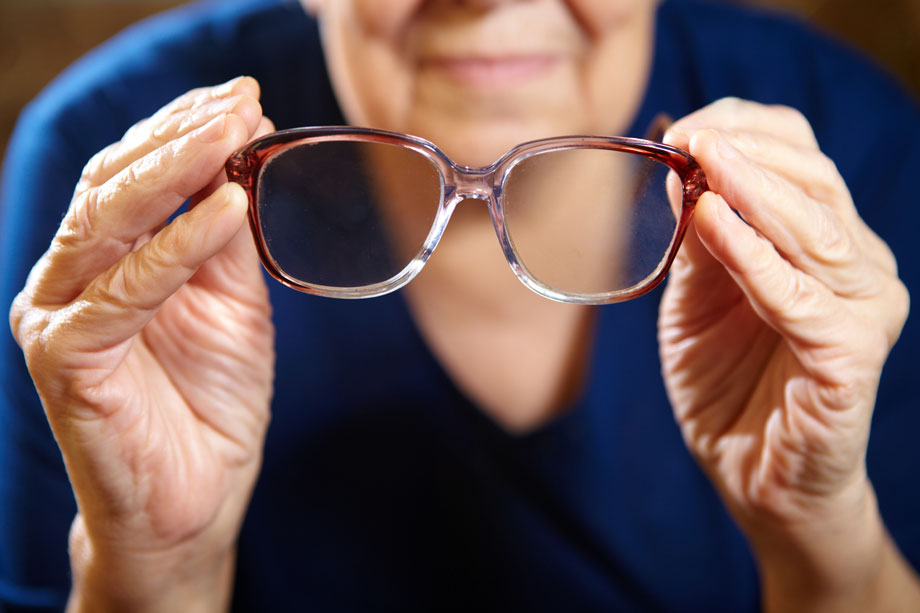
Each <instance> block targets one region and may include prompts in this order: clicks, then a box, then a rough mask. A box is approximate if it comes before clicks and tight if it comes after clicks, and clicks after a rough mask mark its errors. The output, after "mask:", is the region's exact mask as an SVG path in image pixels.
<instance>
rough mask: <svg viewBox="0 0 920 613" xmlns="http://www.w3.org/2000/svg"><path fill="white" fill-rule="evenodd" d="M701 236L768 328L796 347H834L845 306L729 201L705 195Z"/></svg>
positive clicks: (699, 213)
mask: <svg viewBox="0 0 920 613" xmlns="http://www.w3.org/2000/svg"><path fill="white" fill-rule="evenodd" d="M695 222H696V229H697V234H698V236H699V238H700V240H701V241H702V243H703V244H704V245H705V246H706V248H707V249H708V250H709V252H710V253H711V254H712V256H713V257H714V258H716V260H718V261H719V262H720V263H721V264H722V265H723V266H724V267H725V269H726V270H727V271H728V273H729V274H730V275H731V277H732V278H733V279H734V280H735V282H736V283H737V285H738V287H739V288H740V289H741V291H742V292H744V294H745V295H746V296H747V298H748V301H749V303H750V304H751V306H752V308H753V309H754V310H755V311H756V312H757V314H758V316H759V317H760V318H761V319H763V320H764V321H765V322H766V323H767V324H768V325H769V326H770V327H772V328H773V329H774V330H776V331H777V332H779V333H780V334H782V335H783V336H784V337H786V338H788V339H790V340H792V341H793V345H794V346H797V347H800V348H801V347H807V348H816V347H827V346H833V345H834V344H835V343H836V342H837V341H838V338H839V336H840V334H841V329H840V321H841V319H842V318H843V319H849V318H848V317H847V316H846V315H845V314H844V313H842V312H841V311H842V307H841V305H842V301H841V300H839V299H838V298H836V297H835V296H834V294H833V293H832V292H831V291H830V290H829V289H828V288H826V287H825V286H824V285H823V284H821V283H819V282H817V281H816V280H815V279H814V278H813V277H810V276H809V275H807V274H806V273H804V272H802V271H801V270H798V269H797V268H795V267H793V266H792V265H791V264H790V263H789V262H788V261H786V260H785V259H784V258H783V257H782V256H781V255H780V254H779V253H778V252H777V251H776V249H775V248H774V247H773V245H772V244H771V243H770V241H768V240H766V239H764V238H763V237H762V236H759V235H758V234H757V232H756V231H755V230H754V228H752V227H751V226H749V225H748V224H746V223H744V221H743V220H742V219H740V218H739V217H738V216H737V215H736V214H735V213H734V211H732V209H731V208H730V207H729V205H728V204H727V202H726V201H725V199H723V198H722V197H721V196H720V195H718V194H715V193H713V192H707V193H706V194H704V195H703V196H702V197H701V198H700V200H699V202H698V203H697V209H696V213H695Z"/></svg>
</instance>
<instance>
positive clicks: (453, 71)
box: [422, 54, 561, 87]
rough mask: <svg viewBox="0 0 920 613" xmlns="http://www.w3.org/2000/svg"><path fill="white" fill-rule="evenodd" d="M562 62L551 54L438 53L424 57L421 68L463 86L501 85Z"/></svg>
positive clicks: (521, 79)
mask: <svg viewBox="0 0 920 613" xmlns="http://www.w3.org/2000/svg"><path fill="white" fill-rule="evenodd" d="M560 61H561V58H560V57H559V56H557V55H549V54H530V55H495V56H473V55H470V56H438V57H433V58H429V59H426V60H424V61H423V62H422V67H423V68H427V69H430V70H433V71H436V72H438V73H440V74H442V75H444V76H445V77H447V78H449V79H450V80H452V81H455V82H458V83H462V84H464V85H468V86H472V87H500V86H502V85H515V84H518V83H521V82H523V81H528V80H531V79H535V78H537V77H540V76H542V75H544V74H546V73H548V72H549V71H550V70H552V68H553V67H555V66H556V65H557V64H558V63H559V62H560Z"/></svg>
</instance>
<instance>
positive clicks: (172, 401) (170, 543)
mask: <svg viewBox="0 0 920 613" xmlns="http://www.w3.org/2000/svg"><path fill="white" fill-rule="evenodd" d="M258 97H259V87H258V84H257V83H256V81H255V80H253V79H251V78H239V79H235V80H233V81H230V82H229V83H226V84H224V85H221V86H218V87H214V88H207V89H199V90H194V91H191V92H189V93H187V94H185V95H183V96H181V97H180V98H178V99H176V100H175V101H173V102H172V103H170V104H169V105H167V106H166V107H164V108H163V109H161V110H160V111H158V112H157V113H156V114H155V115H153V116H152V117H150V118H148V119H146V120H143V121H141V122H140V123H138V124H137V125H135V126H134V127H132V128H131V129H130V130H129V131H128V132H127V133H126V134H125V136H124V138H123V139H122V140H121V141H120V142H118V143H115V144H113V145H111V146H109V147H107V148H106V149H104V150H103V151H101V152H100V153H99V154H98V155H96V156H95V157H93V159H92V160H90V162H89V164H88V165H87V167H86V169H85V171H84V173H83V176H82V178H81V180H80V182H79V184H78V185H77V188H76V191H75V194H74V198H73V201H72V202H71V205H70V208H69V210H68V212H67V214H66V216H65V218H64V220H63V222H62V224H61V227H60V229H59V230H58V232H57V234H56V235H55V237H54V239H53V241H52V243H51V246H50V247H49V249H48V251H47V252H46V253H45V254H44V255H43V256H42V258H41V259H40V260H39V262H38V263H37V264H36V266H35V268H34V269H33V270H32V273H31V274H30V275H29V279H28V281H27V283H26V286H25V288H24V289H23V290H22V292H21V293H20V294H19V296H18V297H17V298H16V300H15V302H14V304H13V307H12V310H11V312H10V322H11V326H12V330H13V334H14V336H15V337H16V340H17V342H18V343H19V345H20V346H21V347H22V350H23V353H24V354H25V358H26V362H27V364H28V367H29V372H30V373H31V375H32V378H33V379H34V382H35V387H36V389H37V390H38V394H39V396H40V397H41V401H42V404H43V405H44V408H45V412H46V413H47V416H48V420H49V422H50V424H51V428H52V430H53V431H54V435H55V437H56V438H57V442H58V444H59V445H60V447H61V451H62V453H63V456H64V460H65V464H66V467H67V472H68V475H69V477H70V480H71V483H72V485H73V488H74V492H75V495H76V500H77V505H78V509H79V511H78V515H77V518H76V520H75V521H74V524H73V527H72V529H71V538H70V541H71V542H70V549H71V551H70V554H71V561H72V565H73V571H74V591H73V593H72V595H71V606H72V608H74V609H87V610H94V611H104V610H109V609H117V610H132V611H133V610H148V609H151V610H152V609H168V610H198V608H201V609H202V610H205V609H221V608H225V607H226V604H227V601H228V599H229V594H230V585H231V581H232V575H233V558H234V551H235V547H234V545H235V541H236V537H237V534H238V531H239V527H240V524H241V522H242V518H243V515H244V513H245V510H246V508H247V506H248V503H249V498H250V495H251V491H252V487H253V485H254V483H255V479H256V476H257V474H258V472H259V468H260V464H261V450H262V445H263V441H264V436H265V430H266V426H267V424H268V420H269V402H270V399H271V395H272V377H273V371H274V350H273V344H274V343H273V341H274V331H273V328H272V324H271V313H270V307H269V303H268V297H267V290H266V287H265V285H264V282H263V277H262V272H261V268H260V264H259V260H258V257H257V255H256V251H255V248H254V245H253V241H252V238H251V237H250V232H249V228H248V225H247V223H246V207H247V198H246V195H245V193H244V192H243V190H242V189H241V188H240V187H239V186H237V185H235V184H231V183H226V182H225V179H224V178H223V164H224V161H225V160H226V159H227V157H228V156H229V155H230V153H232V152H233V151H234V150H235V149H237V148H238V147H240V146H242V145H243V144H245V143H246V142H247V141H248V140H249V139H251V138H252V137H254V136H256V135H258V134H261V133H265V132H268V131H270V130H271V129H272V127H271V123H270V122H269V121H268V120H267V119H265V118H263V117H262V110H261V107H260V105H259V103H258ZM188 198H191V203H192V205H193V206H191V207H190V210H189V211H188V212H186V213H184V214H182V215H179V216H178V217H176V218H175V219H173V220H172V221H169V218H170V216H171V215H172V214H173V213H174V212H175V211H176V210H177V209H178V208H179V207H180V206H181V205H182V203H183V202H184V201H185V200H186V199H188ZM196 601H197V602H196Z"/></svg>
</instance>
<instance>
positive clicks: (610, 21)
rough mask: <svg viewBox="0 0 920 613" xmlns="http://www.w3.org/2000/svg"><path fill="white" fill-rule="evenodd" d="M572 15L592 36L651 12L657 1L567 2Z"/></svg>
mask: <svg viewBox="0 0 920 613" xmlns="http://www.w3.org/2000/svg"><path fill="white" fill-rule="evenodd" d="M566 3H567V4H568V5H569V8H570V9H571V11H572V13H573V14H574V15H575V16H576V17H577V18H578V20H579V21H580V22H581V24H582V26H583V27H584V28H585V29H586V30H587V31H588V32H590V33H592V34H601V33H603V32H607V31H610V30H612V29H614V28H616V27H617V26H619V25H621V24H622V23H623V22H624V21H628V20H630V19H632V18H634V17H636V16H637V15H638V14H639V13H643V12H650V11H652V10H654V8H655V7H656V6H657V5H658V2H657V0H566Z"/></svg>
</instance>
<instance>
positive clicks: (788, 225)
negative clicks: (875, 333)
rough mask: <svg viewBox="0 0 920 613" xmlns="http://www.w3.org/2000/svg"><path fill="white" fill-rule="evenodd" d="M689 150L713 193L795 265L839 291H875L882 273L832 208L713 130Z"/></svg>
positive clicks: (861, 294) (698, 136) (697, 136)
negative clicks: (760, 163)
mask: <svg viewBox="0 0 920 613" xmlns="http://www.w3.org/2000/svg"><path fill="white" fill-rule="evenodd" d="M690 151H691V153H692V154H693V155H694V157H696V158H697V160H698V161H699V162H700V164H701V165H702V167H703V169H704V170H705V172H706V177H707V181H708V182H709V186H710V188H711V189H712V191H714V192H717V193H718V194H720V195H721V196H723V197H724V198H725V200H727V201H728V202H729V203H730V204H731V206H732V208H734V209H735V210H736V211H738V212H739V213H740V214H741V215H742V217H743V218H744V220H745V221H747V222H748V223H749V224H751V225H752V226H753V227H754V228H756V230H757V231H758V232H759V233H760V234H762V235H763V236H764V237H766V239H767V240H769V241H770V242H771V243H772V244H773V245H774V246H775V248H776V249H777V250H778V251H779V252H780V253H781V254H782V255H783V257H785V258H786V259H787V260H788V261H789V262H791V263H792V264H793V265H794V266H796V267H797V268H799V269H801V270H802V271H804V272H805V273H807V274H809V275H812V276H814V277H816V278H818V279H820V280H821V281H822V282H823V283H825V284H826V285H827V286H828V287H829V288H831V289H832V290H833V291H834V292H835V293H837V294H839V295H843V296H850V297H857V296H858V297H865V296H869V295H873V294H875V293H877V291H878V290H879V282H880V277H881V274H880V272H879V271H878V269H877V268H876V267H875V265H874V263H873V262H872V260H870V259H869V258H867V257H865V255H864V254H863V252H862V250H861V249H860V248H859V245H858V244H857V243H856V241H855V240H854V239H853V237H852V235H851V234H850V232H849V231H848V229H847V227H846V226H845V224H844V223H843V221H842V220H841V219H840V217H839V216H838V215H837V214H836V213H835V212H834V210H833V209H831V208H830V207H828V206H825V205H823V204H821V203H819V202H817V201H815V200H814V199H812V198H809V197H808V195H807V194H805V192H804V191H803V190H802V189H801V188H799V187H798V186H796V185H794V184H792V183H790V182H789V181H788V180H786V179H785V178H783V177H781V176H780V175H778V174H776V173H774V172H771V171H769V170H765V169H764V168H763V167H761V166H759V165H758V164H756V163H754V162H753V161H751V160H750V159H748V158H747V157H746V156H745V155H744V154H743V153H741V152H740V151H738V150H737V149H735V148H734V147H732V145H731V144H730V143H729V142H728V140H727V139H725V138H724V137H722V136H721V135H720V134H719V133H717V132H715V131H713V130H702V131H700V132H697V133H696V134H695V135H694V136H693V139H692V140H691V142H690Z"/></svg>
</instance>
